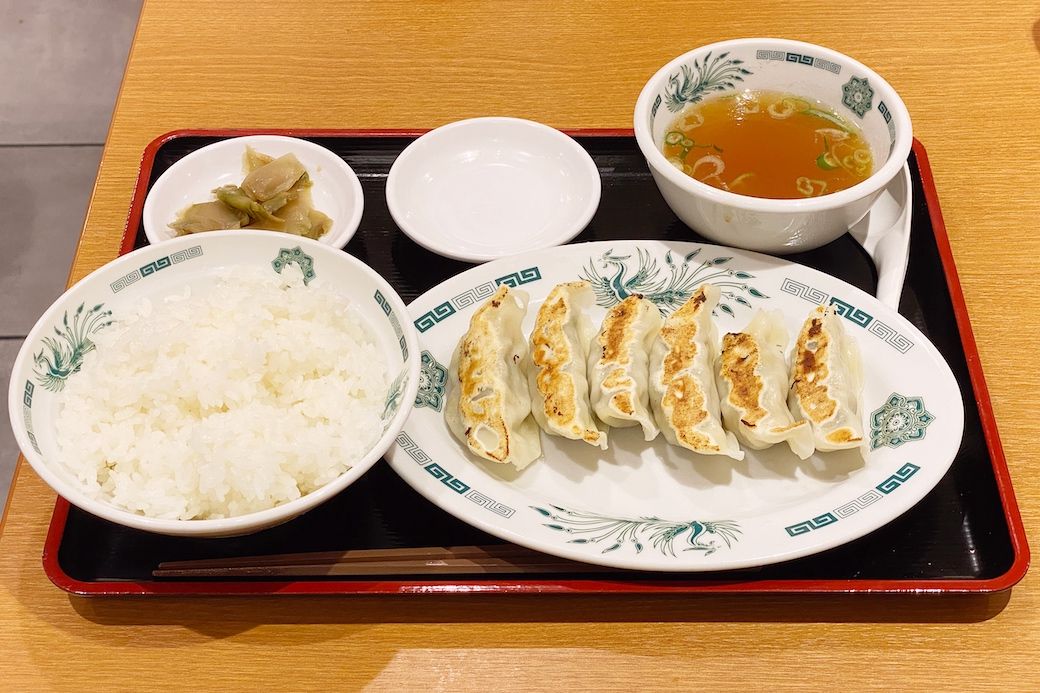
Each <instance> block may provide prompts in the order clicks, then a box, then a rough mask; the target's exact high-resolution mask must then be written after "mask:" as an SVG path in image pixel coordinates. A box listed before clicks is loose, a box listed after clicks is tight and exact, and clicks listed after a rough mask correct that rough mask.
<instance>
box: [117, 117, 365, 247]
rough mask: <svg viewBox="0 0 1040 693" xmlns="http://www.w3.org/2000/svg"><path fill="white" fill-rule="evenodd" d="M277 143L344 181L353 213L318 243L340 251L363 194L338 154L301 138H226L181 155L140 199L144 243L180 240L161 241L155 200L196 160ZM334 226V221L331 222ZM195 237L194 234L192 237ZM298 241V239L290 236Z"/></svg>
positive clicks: (350, 233)
mask: <svg viewBox="0 0 1040 693" xmlns="http://www.w3.org/2000/svg"><path fill="white" fill-rule="evenodd" d="M271 141H274V142H279V143H283V144H286V145H290V146H293V147H297V148H299V149H302V150H307V151H310V152H312V153H313V154H315V155H317V156H320V157H322V158H323V159H324V160H325V161H327V162H328V164H329V165H330V168H331V170H332V175H340V176H342V177H343V180H345V181H346V183H347V187H349V188H350V191H351V197H352V198H353V200H354V201H355V204H354V209H353V212H352V213H351V215H350V217H349V218H348V219H347V220H346V221H345V222H344V223H343V226H342V228H341V229H340V230H339V232H338V233H335V234H331V233H330V234H326V235H325V236H323V237H322V238H320V239H318V242H319V243H321V244H322V245H328V246H332V247H335V248H342V247H344V246H345V245H346V244H347V243H349V242H350V239H351V238H353V237H354V234H355V233H357V230H358V227H359V226H361V216H362V215H363V213H364V209H365V194H364V190H363V189H362V187H361V180H360V179H359V178H358V176H357V173H355V172H354V169H353V168H351V167H350V164H348V163H347V162H346V161H344V160H343V159H342V158H341V157H340V156H339V155H338V154H336V153H335V152H333V151H332V150H331V149H329V148H328V147H323V146H321V145H320V144H317V143H316V142H311V141H310V140H306V139H303V138H302V137H290V136H288V135H240V136H237V137H227V138H225V139H222V140H219V141H217V142H213V143H211V144H207V145H206V146H205V147H199V148H198V149H196V150H195V151H193V152H190V153H188V154H185V155H184V156H183V157H182V158H180V159H178V160H177V161H176V162H174V163H173V164H172V165H171V166H170V167H169V168H168V169H166V170H165V171H163V172H162V174H161V175H160V176H159V177H158V178H156V179H155V183H153V184H152V185H151V186H149V188H148V194H147V195H146V196H145V199H144V207H143V208H142V211H141V224H142V225H143V226H144V235H145V237H146V238H147V239H148V243H149V244H151V245H158V244H159V243H167V242H169V241H172V240H174V239H175V238H180V236H173V237H172V238H165V237H164V236H163V235H162V234H161V229H163V228H165V226H164V225H160V226H159V227H158V228H157V227H156V225H157V224H159V223H160V222H158V221H156V220H155V219H154V216H155V211H154V210H155V206H156V204H157V202H156V200H158V199H159V198H160V197H161V196H162V192H163V189H164V188H166V187H167V186H169V185H170V184H171V183H172V182H173V181H174V180H176V179H177V177H178V176H179V175H180V173H181V171H182V170H183V169H184V168H185V167H187V166H189V165H191V163H192V162H194V161H195V160H197V159H201V158H203V157H205V156H206V155H207V154H212V153H213V151H215V150H220V149H226V148H230V147H233V146H237V145H249V144H252V143H264V142H271ZM333 223H334V224H335V223H336V220H333ZM234 230H236V231H240V232H241V231H250V230H253V229H234ZM131 232H133V233H136V229H131ZM205 233H216V232H215V231H206V232H205ZM266 233H281V232H276V231H266ZM193 235H196V234H193ZM285 235H287V236H293V234H285ZM294 237H296V238H301V236H294Z"/></svg>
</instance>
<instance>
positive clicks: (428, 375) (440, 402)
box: [415, 350, 448, 411]
mask: <svg viewBox="0 0 1040 693" xmlns="http://www.w3.org/2000/svg"><path fill="white" fill-rule="evenodd" d="M421 360H422V365H421V366H420V367H419V391H418V392H416V393H415V406H416V407H430V408H431V409H433V410H434V411H440V410H441V407H443V406H444V386H445V385H446V384H447V382H448V369H447V368H445V367H444V366H442V365H441V364H439V363H437V359H435V358H433V354H431V353H430V352H428V351H426V350H423V352H422V359H421Z"/></svg>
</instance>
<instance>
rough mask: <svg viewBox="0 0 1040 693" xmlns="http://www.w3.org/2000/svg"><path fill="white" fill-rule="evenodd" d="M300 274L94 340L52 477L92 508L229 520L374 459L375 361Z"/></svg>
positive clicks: (337, 303) (246, 282) (246, 279)
mask: <svg viewBox="0 0 1040 693" xmlns="http://www.w3.org/2000/svg"><path fill="white" fill-rule="evenodd" d="M295 269H296V268H295V267H287V268H286V273H285V275H284V276H278V275H274V274H273V273H271V272H266V273H263V274H261V272H260V271H259V270H242V269H239V270H234V271H232V272H229V273H227V274H225V275H224V276H222V277H221V278H220V279H219V281H218V283H217V285H216V286H215V287H207V288H206V289H205V290H198V291H195V292H192V291H190V290H188V289H185V290H184V292H183V293H181V294H179V295H177V296H173V297H170V298H167V299H166V300H165V301H163V302H162V303H157V304H155V305H152V304H151V303H150V302H147V301H144V302H142V303H141V304H140V305H139V306H138V307H137V310H136V311H135V313H134V314H133V315H129V316H118V315H117V316H116V317H117V318H119V322H117V323H116V324H114V325H112V326H110V327H108V328H107V329H105V330H102V331H101V332H99V333H98V334H97V335H96V338H95V340H94V341H95V343H96V345H97V349H96V350H95V351H93V352H91V353H90V354H88V355H87V357H86V358H85V360H84V362H83V367H82V369H81V370H80V372H79V373H78V374H76V375H74V376H72V377H71V378H69V380H68V382H67V385H66V388H65V391H64V393H63V395H62V398H61V404H60V413H59V415H58V421H57V433H58V445H59V447H60V461H61V463H62V464H63V465H65V467H66V468H67V469H68V470H69V471H70V472H71V473H72V474H73V475H74V476H75V477H76V478H78V479H79V480H80V481H81V482H82V483H83V484H84V486H85V487H86V489H87V491H88V493H90V494H92V495H93V496H94V497H96V498H100V499H102V500H105V501H107V502H109V503H112V504H114V505H116V506H118V507H120V508H124V509H126V510H130V511H132V512H135V513H139V514H143V515H146V516H149V517H156V518H165V519H208V518H221V517H232V516H235V515H242V514H245V513H249V512H253V511H257V510H263V509H266V508H271V507H273V506H275V505H278V504H281V503H285V502H287V501H291V500H293V499H295V498H299V497H300V496H302V495H304V494H307V493H309V492H311V491H313V490H315V489H317V488H319V487H321V486H323V485H324V484H326V483H328V482H329V481H332V480H333V479H335V478H336V477H338V476H339V475H340V474H342V473H343V472H344V471H346V470H347V468H348V466H350V465H352V464H354V463H355V462H357V460H359V459H360V458H361V457H363V456H364V455H365V454H366V453H367V452H368V451H369V450H370V449H371V447H372V446H373V445H374V443H375V442H376V440H378V438H379V437H380V435H381V434H382V423H381V421H380V416H381V414H382V412H383V408H384V400H385V397H386V393H387V388H388V384H389V381H388V378H387V368H386V359H385V357H384V356H383V355H382V354H381V353H380V350H379V349H378V348H377V347H376V345H375V343H374V341H373V339H372V337H371V335H370V333H369V331H368V326H367V325H366V322H365V319H364V318H363V317H362V316H361V315H360V314H359V313H358V312H357V311H356V310H355V309H354V308H352V307H350V306H349V304H348V301H347V299H346V298H344V297H342V296H339V295H337V294H335V293H333V292H331V291H330V290H328V289H324V290H323V289H320V288H319V287H318V286H316V285H314V284H312V285H311V286H309V287H305V286H304V284H303V281H302V279H301V277H300V274H299V272H297V271H295Z"/></svg>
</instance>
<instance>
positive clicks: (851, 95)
mask: <svg viewBox="0 0 1040 693" xmlns="http://www.w3.org/2000/svg"><path fill="white" fill-rule="evenodd" d="M841 90H842V97H841V102H842V103H843V104H845V105H846V106H848V107H849V110H851V111H852V112H853V113H855V114H856V115H858V116H859V117H860V118H862V117H863V116H864V115H866V113H867V111H869V110H870V106H871V103H872V102H873V99H874V90H873V89H872V88H871V87H870V83H869V82H868V81H867V80H866V79H865V78H864V79H860V78H859V77H853V78H852V79H850V80H849V81H848V82H846V83H845V85H844V86H842V88H841Z"/></svg>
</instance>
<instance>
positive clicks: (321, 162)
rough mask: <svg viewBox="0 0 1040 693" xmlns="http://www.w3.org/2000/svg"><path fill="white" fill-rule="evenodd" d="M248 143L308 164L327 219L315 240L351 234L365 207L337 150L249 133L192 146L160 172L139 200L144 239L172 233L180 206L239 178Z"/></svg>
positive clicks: (330, 241) (334, 241)
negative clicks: (322, 232) (328, 222)
mask: <svg viewBox="0 0 1040 693" xmlns="http://www.w3.org/2000/svg"><path fill="white" fill-rule="evenodd" d="M247 146H249V147H252V148H253V149H256V150H257V151H259V152H263V153H264V154H268V155H270V156H274V157H279V156H283V155H285V154H289V153H292V154H295V155H296V158H297V159H299V160H300V163H302V164H303V165H304V167H305V168H306V169H307V173H308V175H309V176H310V177H311V180H312V181H313V183H314V185H313V186H312V187H311V199H312V200H313V202H314V208H315V209H317V210H318V211H320V212H323V213H325V214H326V215H327V216H328V217H329V218H330V219H332V229H331V230H330V231H329V232H328V233H326V234H325V235H324V236H322V237H321V238H320V239H318V242H320V243H324V244H325V245H330V246H332V247H334V248H342V247H344V246H345V245H346V244H347V243H348V242H349V241H350V239H351V238H353V236H354V232H355V231H357V228H358V226H359V225H360V224H361V213H362V211H363V210H364V195H363V193H362V191H361V181H359V180H358V177H357V174H355V173H354V170H353V169H352V168H350V166H348V165H347V163H346V162H345V161H343V159H341V158H339V157H338V156H337V155H336V154H334V153H332V152H330V151H329V150H328V149H326V148H325V147H322V146H321V145H317V144H314V143H313V142H309V141H307V140H301V139H299V138H296V137H283V136H281V135H250V136H248V137H234V138H231V139H227V140H222V141H220V142H215V143H214V144H211V145H208V146H206V147H203V148H202V149H199V150H197V151H194V152H192V153H191V154H188V155H187V156H186V157H184V158H183V159H181V160H180V161H178V162H177V163H175V164H174V165H173V166H171V167H170V168H168V169H167V170H166V171H165V172H163V174H162V175H161V176H159V179H158V180H157V181H155V185H153V186H152V189H151V190H149V191H148V197H147V198H146V199H145V202H144V214H143V216H142V220H143V222H144V233H145V235H146V236H147V237H148V242H149V243H152V244H155V243H162V242H163V241H168V240H170V239H171V238H176V237H177V235H176V233H175V232H174V231H173V229H171V228H170V227H169V223H170V222H172V221H173V220H175V219H176V218H177V215H178V214H180V212H181V211H182V210H183V209H185V208H186V207H189V206H191V205H193V204H196V203H199V202H207V201H209V200H212V199H214V197H213V192H212V191H213V189H214V188H218V187H220V186H221V185H238V184H239V183H241V182H242V179H243V178H245V175H246V174H245V171H244V170H243V168H242V155H243V154H244V153H245V151H246V147H247Z"/></svg>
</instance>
